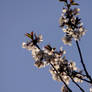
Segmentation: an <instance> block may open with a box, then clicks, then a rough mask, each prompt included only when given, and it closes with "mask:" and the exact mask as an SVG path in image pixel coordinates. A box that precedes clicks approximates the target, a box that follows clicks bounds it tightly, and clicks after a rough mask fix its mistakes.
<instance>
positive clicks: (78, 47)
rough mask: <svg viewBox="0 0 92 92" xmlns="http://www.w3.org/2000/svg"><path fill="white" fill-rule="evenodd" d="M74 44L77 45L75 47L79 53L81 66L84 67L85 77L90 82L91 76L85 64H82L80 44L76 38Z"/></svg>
mask: <svg viewBox="0 0 92 92" xmlns="http://www.w3.org/2000/svg"><path fill="white" fill-rule="evenodd" d="M76 45H77V49H78V52H79V55H80V59H81V64H82V66H83V68H84V71H85V73H86V76H87V78H88V79H89V80H90V82H91V83H92V78H91V76H90V75H89V73H88V71H87V69H86V66H85V64H84V61H83V57H82V53H81V49H80V46H79V43H78V41H77V40H76Z"/></svg>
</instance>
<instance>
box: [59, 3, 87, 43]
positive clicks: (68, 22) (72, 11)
mask: <svg viewBox="0 0 92 92" xmlns="http://www.w3.org/2000/svg"><path fill="white" fill-rule="evenodd" d="M71 6H72V4H71V3H70V4H66V5H65V7H63V9H62V15H61V17H60V19H59V23H60V27H61V28H62V30H63V32H64V33H65V36H64V38H63V39H62V41H63V42H64V44H67V45H71V41H72V38H74V40H79V39H80V38H81V37H82V36H83V35H84V34H85V31H86V30H85V28H84V27H83V23H82V22H81V19H80V18H79V17H78V15H79V11H80V9H79V8H71Z"/></svg>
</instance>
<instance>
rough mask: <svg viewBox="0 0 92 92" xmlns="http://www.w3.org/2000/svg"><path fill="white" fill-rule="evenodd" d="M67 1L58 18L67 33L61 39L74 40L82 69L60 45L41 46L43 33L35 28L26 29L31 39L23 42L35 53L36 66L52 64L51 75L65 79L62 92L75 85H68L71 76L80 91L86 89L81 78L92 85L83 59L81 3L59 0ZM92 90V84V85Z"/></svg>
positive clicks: (67, 91) (42, 66) (70, 43)
mask: <svg viewBox="0 0 92 92" xmlns="http://www.w3.org/2000/svg"><path fill="white" fill-rule="evenodd" d="M59 1H60V2H62V3H64V6H63V8H62V13H61V17H60V19H59V23H60V27H61V28H62V31H63V32H64V33H65V35H64V37H63V38H62V41H63V42H64V44H65V45H72V40H73V39H74V40H75V42H76V46H77V50H78V52H79V56H80V63H81V65H82V67H83V71H82V70H81V69H80V70H79V69H78V68H77V67H76V64H75V62H74V61H69V60H68V59H67V58H66V56H65V50H63V48H62V47H60V50H59V51H57V50H56V48H54V47H52V46H51V45H49V44H47V45H46V46H44V48H43V49H41V48H40V46H39V43H41V42H42V41H43V39H42V35H37V34H36V33H34V32H31V33H26V34H25V35H26V36H27V37H28V38H29V39H30V40H29V41H27V42H26V43H25V42H23V43H22V47H23V48H26V49H27V50H29V51H31V52H32V56H33V58H34V60H35V64H34V65H35V66H36V67H38V68H44V67H46V66H50V69H49V72H50V73H51V75H52V78H53V79H54V80H56V81H58V82H63V86H62V88H61V91H62V92H72V88H70V87H69V85H70V80H71V81H72V82H73V83H74V84H75V85H76V86H77V87H78V88H79V89H80V91H81V92H86V91H85V89H84V88H82V87H81V86H80V85H79V84H78V82H80V83H83V82H84V81H85V82H87V83H88V84H90V85H92V78H91V76H90V74H89V73H88V71H87V69H86V66H85V63H84V61H83V57H82V53H81V49H80V46H79V41H80V39H81V37H82V36H83V35H84V34H85V32H86V29H85V28H84V27H83V23H82V22H81V18H80V17H79V11H80V9H79V8H76V7H75V6H78V5H79V4H78V3H76V2H75V1H74V0H59ZM90 92H92V88H90Z"/></svg>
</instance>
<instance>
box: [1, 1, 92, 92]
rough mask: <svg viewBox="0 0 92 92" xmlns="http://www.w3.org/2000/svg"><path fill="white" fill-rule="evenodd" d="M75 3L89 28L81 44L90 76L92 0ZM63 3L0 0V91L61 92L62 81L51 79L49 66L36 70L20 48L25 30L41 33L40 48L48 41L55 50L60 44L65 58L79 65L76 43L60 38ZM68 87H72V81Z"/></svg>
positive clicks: (25, 51)
mask: <svg viewBox="0 0 92 92" xmlns="http://www.w3.org/2000/svg"><path fill="white" fill-rule="evenodd" d="M76 1H77V0H76ZM78 2H79V3H80V6H79V7H80V10H81V11H80V17H81V18H82V21H83V23H84V26H85V28H86V29H87V30H88V31H87V33H86V35H85V36H84V37H83V38H82V39H81V41H80V47H81V49H82V53H83V57H84V61H85V64H86V66H87V69H88V71H89V72H90V74H91V75H92V69H91V68H92V59H91V58H92V0H90V1H89V2H88V0H85V1H84V0H78ZM62 6H63V4H62V3H60V2H58V0H39V1H38V0H0V92H60V88H61V84H62V83H58V82H56V81H54V80H52V78H51V75H50V74H49V72H48V67H47V68H45V69H40V70H38V69H37V68H36V67H34V65H33V64H34V60H33V58H32V56H31V53H30V52H28V51H27V50H25V49H22V46H21V44H22V42H24V41H27V40H28V39H27V38H26V37H25V36H24V34H25V33H26V32H31V31H34V32H36V33H38V34H40V33H41V34H42V35H43V39H44V42H43V43H42V44H41V45H40V46H41V47H43V46H44V45H46V44H48V43H49V44H51V45H52V46H54V47H57V49H59V47H60V46H63V48H64V49H65V50H66V52H67V53H66V56H67V58H68V59H69V60H74V61H76V62H77V66H78V67H80V66H81V64H80V63H79V62H80V60H79V55H78V53H77V49H76V45H75V42H73V46H71V47H70V46H65V45H63V43H62V41H61V38H62V37H63V35H64V34H63V32H62V30H61V28H59V22H58V20H59V17H60V15H61V9H62ZM80 68H81V67H80ZM83 86H84V87H85V85H83ZM71 87H72V89H73V90H75V88H74V85H73V84H71ZM85 89H86V92H88V89H87V88H86V87H85ZM76 92H79V89H78V88H77V87H76Z"/></svg>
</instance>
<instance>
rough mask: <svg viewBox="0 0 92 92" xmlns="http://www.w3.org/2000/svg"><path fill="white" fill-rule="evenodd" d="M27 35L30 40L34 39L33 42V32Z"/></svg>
mask: <svg viewBox="0 0 92 92" xmlns="http://www.w3.org/2000/svg"><path fill="white" fill-rule="evenodd" d="M25 35H26V36H27V37H29V38H30V39H32V40H33V32H31V34H29V33H26V34H25Z"/></svg>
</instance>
